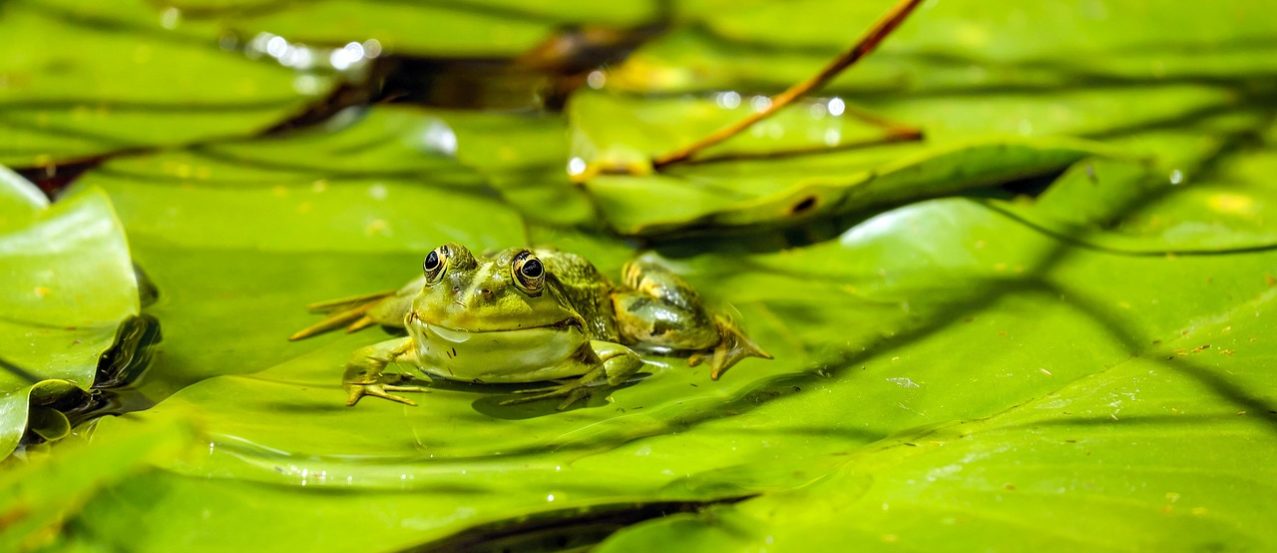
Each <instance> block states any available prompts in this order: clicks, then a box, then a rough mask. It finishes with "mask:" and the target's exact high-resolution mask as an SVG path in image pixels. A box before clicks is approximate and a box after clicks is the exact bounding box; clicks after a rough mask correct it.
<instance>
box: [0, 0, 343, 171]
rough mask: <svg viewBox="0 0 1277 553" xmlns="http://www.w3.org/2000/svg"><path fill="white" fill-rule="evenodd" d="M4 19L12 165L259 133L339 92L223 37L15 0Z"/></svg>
mask: <svg viewBox="0 0 1277 553" xmlns="http://www.w3.org/2000/svg"><path fill="white" fill-rule="evenodd" d="M111 5H115V3H112V4H111ZM0 14H2V15H3V17H0V34H3V35H4V36H5V37H6V39H5V41H4V44H3V45H0V163H2V164H8V165H12V166H19V167H32V166H46V165H53V164H59V163H66V162H71V161H75V160H81V159H85V158H91V157H94V156H98V155H102V154H107V153H112V152H119V151H128V150H135V149H139V148H147V147H153V146H164V145H174V144H185V143H190V142H196V141H201V140H208V139H211V138H222V137H227V136H236V135H245V134H253V133H256V132H260V131H263V130H265V129H267V128H269V127H271V126H272V125H274V124H276V123H278V122H280V121H281V120H283V119H284V118H285V117H287V116H289V115H292V114H294V113H296V112H299V111H300V110H301V109H302V108H303V106H304V105H305V104H306V103H307V102H308V101H310V100H312V99H314V98H315V97H316V96H317V95H318V94H320V93H323V92H325V91H326V90H327V89H328V83H329V80H328V78H327V77H320V76H313V75H297V74H294V73H293V71H292V70H290V69H286V68H283V67H280V66H277V65H276V66H272V65H270V64H266V63H261V62H257V61H253V60H250V59H247V58H246V57H244V56H243V55H242V54H240V53H238V52H233V51H226V50H222V49H220V48H218V46H217V42H216V40H214V39H209V40H191V39H189V38H186V37H183V36H181V35H178V34H176V33H172V32H168V31H165V30H164V29H161V28H158V27H156V28H148V27H134V26H128V25H111V24H104V23H102V22H100V21H97V20H93V19H87V18H82V17H81V16H79V15H77V14H76V13H75V12H69V11H63V10H59V9H57V8H51V7H48V6H45V5H43V4H41V3H40V2H26V1H21V2H7V3H5V5H4V6H3V8H0Z"/></svg>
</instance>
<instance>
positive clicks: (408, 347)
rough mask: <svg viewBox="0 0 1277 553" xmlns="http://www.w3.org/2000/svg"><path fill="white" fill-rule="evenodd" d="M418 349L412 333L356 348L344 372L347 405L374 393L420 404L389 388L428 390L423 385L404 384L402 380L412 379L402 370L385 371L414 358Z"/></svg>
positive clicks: (409, 403) (393, 399)
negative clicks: (390, 366)
mask: <svg viewBox="0 0 1277 553" xmlns="http://www.w3.org/2000/svg"><path fill="white" fill-rule="evenodd" d="M416 355H417V354H416V349H415V348H414V347H413V341H412V338H411V337H404V338H396V339H394V340H386V341H385V342H380V343H376V344H373V345H371V346H366V347H362V348H359V349H357V350H355V353H354V354H353V355H351V357H350V361H348V362H347V363H346V372H345V374H343V375H342V379H341V380H342V384H343V385H344V386H345V387H346V392H347V393H349V396H348V397H347V398H346V405H354V404H356V403H359V398H362V397H364V396H374V397H379V398H382V399H388V400H390V401H398V402H399V403H406V404H408V405H416V403H415V402H413V401H412V400H410V399H408V398H405V397H399V396H397V395H394V394H391V393H389V392H425V391H428V390H427V389H426V388H425V387H422V386H401V385H399V383H401V382H403V381H404V380H407V379H408V376H406V375H402V374H394V375H386V374H384V373H383V372H382V371H383V370H385V368H386V365H389V364H390V363H394V362H396V361H407V362H412V361H413V360H415V359H416Z"/></svg>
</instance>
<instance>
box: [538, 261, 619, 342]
mask: <svg viewBox="0 0 1277 553" xmlns="http://www.w3.org/2000/svg"><path fill="white" fill-rule="evenodd" d="M536 256H537V258H538V259H540V260H541V262H542V263H544V264H545V268H546V270H547V272H549V274H550V276H551V283H552V286H551V287H552V288H553V289H554V290H556V293H559V294H561V295H562V296H563V299H564V301H566V302H567V303H568V304H570V305H571V306H572V307H573V308H574V309H576V311H577V313H580V314H581V316H582V317H584V318H585V321H586V327H587V328H586V330H587V331H588V332H589V334H590V338H592V339H595V340H607V341H616V340H617V339H619V337H620V334H619V333H618V332H617V329H616V312H615V311H614V310H613V307H612V296H611V292H612V283H611V282H610V281H608V279H607V277H605V276H603V274H602V273H600V272H599V270H598V268H597V267H595V266H594V264H593V263H590V262H589V261H587V260H586V259H585V258H584V257H581V256H579V255H576V254H574V253H569V252H564V251H559V250H555V249H548V248H547V249H540V248H538V249H537V250H536Z"/></svg>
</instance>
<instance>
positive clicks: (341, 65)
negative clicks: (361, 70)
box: [328, 42, 364, 71]
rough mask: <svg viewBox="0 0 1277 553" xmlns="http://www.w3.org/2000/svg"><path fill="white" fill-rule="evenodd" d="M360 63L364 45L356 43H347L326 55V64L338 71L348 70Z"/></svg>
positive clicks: (362, 59) (362, 58) (362, 57)
mask: <svg viewBox="0 0 1277 553" xmlns="http://www.w3.org/2000/svg"><path fill="white" fill-rule="evenodd" d="M362 61H364V45H363V44H360V43H358V42H351V43H348V44H346V45H345V46H343V47H341V48H338V49H336V50H333V51H332V53H331V54H329V55H328V63H330V64H332V66H333V69H336V70H338V71H345V70H347V69H350V68H351V67H353V66H354V65H355V64H358V63H360V62H362Z"/></svg>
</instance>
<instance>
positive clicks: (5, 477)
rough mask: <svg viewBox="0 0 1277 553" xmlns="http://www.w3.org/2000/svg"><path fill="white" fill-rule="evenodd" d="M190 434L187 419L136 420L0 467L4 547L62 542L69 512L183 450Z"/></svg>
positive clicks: (61, 545)
mask: <svg viewBox="0 0 1277 553" xmlns="http://www.w3.org/2000/svg"><path fill="white" fill-rule="evenodd" d="M195 436H196V433H195V431H194V429H193V428H192V425H191V423H190V421H187V420H182V419H173V420H168V421H164V422H161V423H146V424H137V425H134V426H133V427H132V428H129V429H128V430H127V431H126V432H123V433H121V434H120V435H118V436H116V438H115V439H113V440H109V441H107V440H96V441H89V440H68V442H65V443H63V444H60V445H59V447H58V448H57V449H56V454H48V453H46V454H43V455H40V456H38V457H37V458H35V459H33V460H32V461H31V462H29V463H27V464H24V465H11V466H9V467H8V470H6V471H4V472H3V473H0V485H3V486H4V489H5V490H7V491H8V493H6V494H5V496H4V498H3V499H0V513H3V515H4V520H5V524H4V526H3V527H2V528H0V545H3V546H4V549H5V550H6V551H37V550H44V549H53V548H64V547H66V543H65V542H64V540H63V539H61V538H62V535H61V533H60V532H61V530H62V526H63V524H65V522H66V520H67V515H68V514H70V513H73V512H75V511H77V510H78V509H79V508H81V507H82V506H83V505H84V503H85V502H86V501H87V500H88V499H90V498H92V497H93V496H94V495H95V494H97V493H98V492H99V491H100V490H101V489H102V488H104V487H106V486H109V485H112V484H115V483H117V482H119V481H120V480H122V479H124V478H125V477H128V476H131V475H134V474H136V473H138V472H142V471H145V470H148V469H150V468H151V466H152V465H153V464H154V463H159V462H167V460H171V458H173V457H178V456H181V455H185V454H187V452H189V451H190V449H189V445H190V443H191V442H193V441H195ZM49 453H51V452H49Z"/></svg>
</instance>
